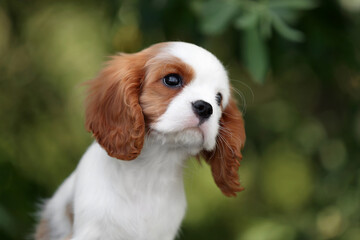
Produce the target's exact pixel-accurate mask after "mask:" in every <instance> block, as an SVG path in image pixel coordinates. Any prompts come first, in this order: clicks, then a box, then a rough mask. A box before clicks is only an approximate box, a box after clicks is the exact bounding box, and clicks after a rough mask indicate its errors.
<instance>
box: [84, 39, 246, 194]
mask: <svg viewBox="0 0 360 240" xmlns="http://www.w3.org/2000/svg"><path fill="white" fill-rule="evenodd" d="M86 103H87V108H86V127H87V129H88V130H89V131H91V132H92V133H93V135H94V136H95V138H96V140H97V141H98V142H99V144H100V145H102V147H103V148H104V149H105V150H106V151H107V152H108V154H109V155H110V156H112V157H116V158H118V159H122V160H132V159H135V158H136V157H137V156H138V155H139V154H140V152H141V149H142V147H143V144H144V140H145V138H149V139H151V141H155V142H156V141H158V144H162V145H164V147H172V148H174V149H186V150H187V151H188V153H190V154H192V155H197V154H200V155H201V156H203V157H204V158H205V160H206V161H207V162H208V163H209V164H210V165H211V168H212V173H213V176H214V179H215V182H216V183H217V185H218V186H219V187H220V189H221V190H222V191H223V193H224V194H225V195H227V196H232V195H235V192H237V191H240V190H242V188H241V187H240V184H239V182H238V175H237V170H238V167H239V165H240V164H239V160H240V159H241V153H240V150H241V148H242V147H243V145H244V142H245V132H244V124H243V119H242V115H241V113H240V112H239V110H238V109H237V107H236V104H235V102H234V100H233V99H232V98H231V94H230V84H229V80H228V77H227V73H226V71H225V69H224V67H223V65H222V64H221V63H220V62H219V60H218V59H217V58H216V57H215V56H214V55H212V54H211V53H209V52H208V51H206V50H205V49H203V48H200V47H198V46H196V45H193V44H189V43H183V42H169V43H161V44H156V45H153V46H151V47H150V48H147V49H145V50H143V51H141V52H139V53H136V54H129V55H126V54H123V55H119V56H114V57H113V58H112V60H111V61H109V62H108V65H107V67H105V68H104V70H102V71H101V72H100V74H99V76H98V77H97V78H96V79H94V80H92V81H91V82H89V92H88V97H87V101H86Z"/></svg>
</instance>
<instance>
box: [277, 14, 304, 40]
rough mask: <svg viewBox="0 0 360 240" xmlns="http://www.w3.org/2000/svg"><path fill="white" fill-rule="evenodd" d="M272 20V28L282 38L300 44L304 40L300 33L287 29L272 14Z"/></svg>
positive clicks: (279, 19) (280, 20) (286, 26)
mask: <svg viewBox="0 0 360 240" xmlns="http://www.w3.org/2000/svg"><path fill="white" fill-rule="evenodd" d="M272 19H273V26H274V28H275V29H276V30H277V31H278V33H279V34H280V35H281V36H283V37H284V38H286V39H288V40H292V41H295V42H301V41H303V40H304V35H303V33H302V32H300V31H298V30H295V29H293V28H291V27H289V26H288V25H287V24H286V23H285V22H284V20H282V18H280V17H279V16H278V15H276V14H272Z"/></svg>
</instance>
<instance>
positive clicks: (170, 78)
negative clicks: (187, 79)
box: [163, 73, 183, 88]
mask: <svg viewBox="0 0 360 240" xmlns="http://www.w3.org/2000/svg"><path fill="white" fill-rule="evenodd" d="M163 83H164V84H165V85H166V86H167V87H170V88H178V87H181V86H182V85H183V82H182V78H181V76H180V75H179V74H176V73H171V74H169V75H166V76H165V77H164V78H163Z"/></svg>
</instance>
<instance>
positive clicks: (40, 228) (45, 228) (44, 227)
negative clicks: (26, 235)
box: [35, 219, 50, 240]
mask: <svg viewBox="0 0 360 240" xmlns="http://www.w3.org/2000/svg"><path fill="white" fill-rule="evenodd" d="M49 231H50V229H49V224H48V221H47V220H45V219H41V221H40V223H39V224H38V225H37V227H36V232H35V240H48V239H49V237H50V236H49Z"/></svg>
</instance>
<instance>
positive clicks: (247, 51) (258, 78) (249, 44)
mask: <svg viewBox="0 0 360 240" xmlns="http://www.w3.org/2000/svg"><path fill="white" fill-rule="evenodd" d="M242 50H243V55H244V61H245V64H246V66H247V68H248V70H249V72H250V74H251V75H252V77H253V78H254V81H255V82H257V83H261V84H262V83H264V81H265V76H266V73H267V71H268V66H269V63H268V54H267V49H266V45H265V42H264V40H263V39H262V38H261V36H260V33H259V31H258V29H257V28H251V29H247V30H245V31H244V38H243V45H242Z"/></svg>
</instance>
